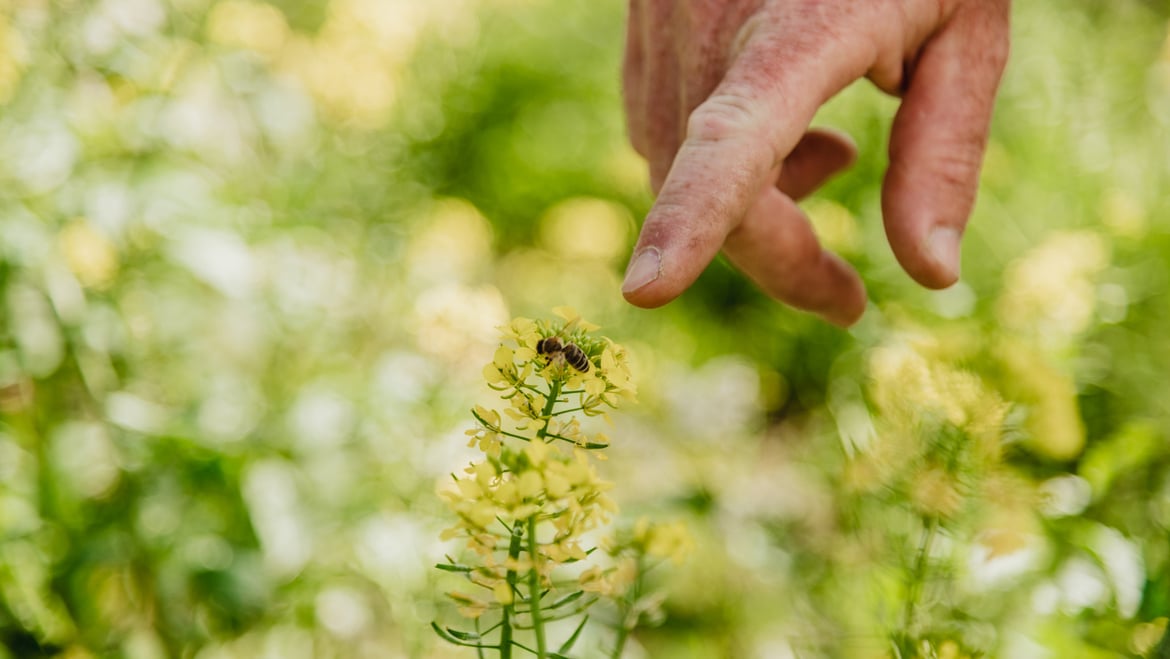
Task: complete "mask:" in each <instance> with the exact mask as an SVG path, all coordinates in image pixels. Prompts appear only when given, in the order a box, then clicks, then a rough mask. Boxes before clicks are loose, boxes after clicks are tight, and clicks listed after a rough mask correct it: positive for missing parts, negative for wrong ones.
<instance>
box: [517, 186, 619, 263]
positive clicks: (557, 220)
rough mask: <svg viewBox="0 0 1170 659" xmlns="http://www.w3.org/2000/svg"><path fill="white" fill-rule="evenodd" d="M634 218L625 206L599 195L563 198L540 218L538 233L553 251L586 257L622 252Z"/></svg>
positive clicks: (612, 254)
mask: <svg viewBox="0 0 1170 659" xmlns="http://www.w3.org/2000/svg"><path fill="white" fill-rule="evenodd" d="M633 224H634V218H633V216H632V215H631V214H630V212H629V211H628V210H626V208H625V207H624V206H621V205H619V204H615V203H613V202H609V201H604V200H602V199H589V198H577V199H569V200H566V201H562V202H561V203H559V204H557V205H556V206H553V207H552V208H550V209H549V210H548V211H547V212H546V213H545V214H544V217H542V218H541V222H540V236H541V241H542V242H543V243H544V246H545V247H546V248H547V249H548V250H549V251H551V252H553V253H555V254H560V255H563V256H570V257H576V258H586V259H604V260H608V259H613V258H616V257H618V256H622V255H623V252H624V251H625V247H626V240H627V237H628V236H629V233H630V228H631V227H632V226H633Z"/></svg>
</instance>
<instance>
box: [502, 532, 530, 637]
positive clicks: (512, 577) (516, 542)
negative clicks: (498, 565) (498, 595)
mask: <svg viewBox="0 0 1170 659" xmlns="http://www.w3.org/2000/svg"><path fill="white" fill-rule="evenodd" d="M523 537H524V530H523V528H522V527H521V526H520V523H519V522H517V523H516V525H515V526H513V527H512V541H511V542H510V543H508V558H510V559H512V564H513V565H514V564H515V562H516V559H518V558H520V539H521V538H523ZM507 581H508V590H510V591H511V592H512V597H513V598H515V596H516V570H508V575H507ZM512 601H513V603H512V604H507V605H505V606H504V620H503V628H502V629H501V631H500V659H512V611H513V608H514V607H515V599H513V600H512Z"/></svg>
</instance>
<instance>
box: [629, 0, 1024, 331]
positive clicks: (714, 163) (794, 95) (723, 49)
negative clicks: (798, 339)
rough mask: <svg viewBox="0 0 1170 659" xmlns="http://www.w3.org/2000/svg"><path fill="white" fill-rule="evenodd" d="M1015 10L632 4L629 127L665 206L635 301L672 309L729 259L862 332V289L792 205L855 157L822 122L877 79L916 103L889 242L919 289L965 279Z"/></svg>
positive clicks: (898, 128)
mask: <svg viewBox="0 0 1170 659" xmlns="http://www.w3.org/2000/svg"><path fill="white" fill-rule="evenodd" d="M1009 5H1010V0H630V16H629V32H628V35H627V52H626V61H625V67H624V84H625V100H626V112H627V120H628V124H629V131H630V138H631V141H632V142H633V144H634V147H635V148H636V149H637V150H638V152H639V153H641V154H642V155H643V156H645V157H646V158H647V160H648V161H649V163H650V172H651V183H652V186H653V188H654V191H655V192H656V193H658V200H657V203H656V204H655V205H654V208H653V209H652V210H651V211H650V214H649V216H648V217H647V218H646V221H645V224H644V225H643V227H642V233H641V235H640V237H639V240H638V244H637V246H636V248H635V251H634V257H633V258H632V259H631V267H630V269H629V270H628V271H627V280H626V284H625V286H624V287H623V292H624V294H625V296H626V298H627V299H628V300H629V301H630V302H632V303H633V304H636V305H638V306H642V307H655V306H659V305H662V304H665V303H667V302H669V301H670V300H672V299H674V298H675V297H676V296H678V295H679V294H680V293H682V291H683V290H685V289H686V288H687V287H688V286H690V285H691V283H692V282H694V280H695V278H697V277H698V276H699V273H701V272H702V270H703V269H704V268H705V267H706V266H707V264H708V263H709V262H710V261H711V259H713V258H714V257H715V255H716V254H717V253H718V252H719V250H720V249H722V250H723V251H724V253H726V254H727V256H728V258H729V259H730V260H731V261H732V262H733V263H735V265H736V266H738V267H739V268H740V269H741V270H743V272H744V273H745V274H747V275H748V276H749V277H751V278H752V279H753V280H754V281H755V282H756V283H757V284H758V285H759V286H760V287H761V288H762V289H763V290H765V291H766V292H767V293H768V294H770V295H772V296H773V297H775V298H777V299H779V300H781V301H783V302H786V303H788V304H791V305H793V306H795V307H799V308H801V309H807V310H810V311H814V312H817V313H820V314H821V315H823V316H824V317H826V318H827V319H829V320H830V321H832V322H835V323H837V324H840V325H848V324H851V323H853V322H854V321H856V320H857V319H858V318H859V317H860V316H861V313H862V312H863V311H864V309H865V290H864V287H863V286H862V284H861V280H860V279H859V278H858V276H857V273H856V272H854V271H853V269H852V268H850V267H849V266H848V265H847V264H846V263H845V262H844V261H842V260H841V259H839V258H837V257H836V256H835V255H833V254H830V253H828V252H826V251H824V250H823V249H822V248H821V246H820V244H819V243H818V242H817V239H816V237H815V236H814V235H813V233H812V230H811V229H810V227H809V224H808V221H807V218H805V216H804V215H803V214H802V213H801V211H800V209H799V208H797V206H796V204H795V201H794V200H797V199H799V198H801V197H802V196H804V195H806V194H808V193H809V192H811V191H812V190H814V189H816V188H817V187H818V186H819V185H820V184H821V183H823V182H824V181H825V180H826V179H827V178H828V177H829V176H831V175H832V174H834V173H836V172H838V171H840V170H841V169H844V168H845V167H848V166H849V165H850V164H851V163H852V162H853V160H854V158H855V157H856V149H855V147H854V146H853V144H852V143H851V142H850V141H849V140H848V138H846V137H844V136H842V135H840V134H838V133H835V132H831V131H823V130H811V131H810V130H809V123H810V121H811V120H812V117H813V115H814V114H815V113H816V111H817V109H818V108H819V107H820V106H821V105H822V104H823V103H824V102H825V101H827V100H828V99H829V98H830V97H832V96H833V95H834V94H836V93H837V92H838V91H840V90H841V89H843V88H844V87H845V86H847V85H849V84H850V83H852V82H853V81H855V80H857V79H859V78H862V77H865V78H869V79H870V80H871V81H873V83H874V84H876V85H877V86H878V87H879V88H881V89H883V90H884V91H886V92H888V93H890V94H894V95H897V96H901V98H902V105H901V107H900V109H899V111H898V114H897V116H896V118H895V120H894V124H893V127H892V129H891V134H890V153H889V156H890V166H889V170H888V171H887V173H886V178H885V183H884V187H883V191H882V212H883V215H884V217H885V227H886V233H887V235H888V237H889V240H890V245H891V246H892V247H893V251H894V254H895V255H896V257H897V258H898V261H899V262H900V263H901V264H902V266H903V267H904V268H905V269H906V271H907V272H908V273H909V274H910V275H911V276H912V277H913V278H914V279H915V280H917V281H918V282H919V283H921V284H923V285H925V286H929V287H932V288H944V287H946V286H949V285H951V284H953V283H954V282H955V281H956V280H957V278H958V274H959V240H960V236H961V235H962V232H963V228H964V226H965V225H966V223H967V218H968V216H969V215H970V212H971V208H972V206H973V205H974V201H975V191H976V187H977V183H978V177H979V168H980V165H981V163H982V160H983V151H984V147H985V145H986V141H987V131H988V126H989V123H990V120H991V113H992V108H993V105H994V100H995V93H996V89H997V88H998V86H999V80H1000V76H1001V74H1002V72H1003V68H1004V64H1005V62H1006V59H1007V54H1008V16H1009V9H1010V7H1009ZM643 256H645V258H644V259H643V262H642V263H636V261H637V260H638V258H639V257H643ZM654 256H658V257H659V261H658V262H657V264H655V263H654V261H653V258H654ZM655 266H656V267H655ZM639 275H640V276H639ZM654 275H656V277H655V276H654ZM651 277H652V279H651V281H649V282H646V281H645V280H646V279H647V278H651ZM638 284H641V285H640V286H639V285H638Z"/></svg>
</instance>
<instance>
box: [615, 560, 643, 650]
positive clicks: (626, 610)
mask: <svg viewBox="0 0 1170 659" xmlns="http://www.w3.org/2000/svg"><path fill="white" fill-rule="evenodd" d="M634 574H635V575H636V576H635V577H634V584H633V586H631V588H630V594H628V595H626V597H624V598H623V599H622V606H621V607H620V610H619V613H620V614H621V620H620V623H619V626H618V630H617V639H616V640H615V641H614V644H613V654H612V655H610V659H621V657H622V652H624V651H625V649H626V640H628V639H629V637H630V632H631V631H632V630H633V629H634V625H635V624H636V623H637V620H636V619H635V620H632V621H631V620H630V619H629V618H630V614H631V613H632V612H633V609H634V607H635V606H637V605H638V600H639V599H640V598H641V597H642V574H643V570H642V556H641V554H639V555H638V559H637V564H636V566H635V567H634Z"/></svg>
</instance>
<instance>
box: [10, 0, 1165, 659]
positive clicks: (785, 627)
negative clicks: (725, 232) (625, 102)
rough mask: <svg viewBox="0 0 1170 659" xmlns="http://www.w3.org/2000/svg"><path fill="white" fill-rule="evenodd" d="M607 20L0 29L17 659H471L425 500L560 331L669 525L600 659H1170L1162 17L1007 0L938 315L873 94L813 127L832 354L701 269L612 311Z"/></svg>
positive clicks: (616, 461)
mask: <svg viewBox="0 0 1170 659" xmlns="http://www.w3.org/2000/svg"><path fill="white" fill-rule="evenodd" d="M623 4H624V3H622V2H620V1H618V0H606V1H604V2H596V1H592V2H590V1H586V0H528V1H524V2H519V1H513V2H505V1H503V0H442V1H441V2H420V1H417V0H321V1H319V2H317V1H314V2H299V1H294V0H279V1H275V0H274V1H273V2H271V3H269V4H265V3H263V2H259V1H258V0H225V1H222V2H209V1H208V0H101V1H100V2H98V1H94V2H90V1H87V0H60V1H53V2H49V1H47V0H10V1H8V2H0V657H14V658H15V657H67V658H69V659H78V658H83V657H127V658H129V659H140V658H141V659H146V658H151V657H172V656H173V657H198V658H199V659H210V658H227V657H249V658H251V657H281V658H285V657H293V658H296V657H306V658H307V657H347V658H349V657H378V658H382V657H427V658H432V657H433V658H440V657H470V656H472V655H474V653H475V651H474V650H471V649H467V648H459V647H454V646H452V645H450V644H447V643H445V642H444V641H443V640H442V639H440V638H438V637H437V636H436V635H435V634H434V632H433V630H432V628H431V623H432V622H437V623H438V624H440V625H441V626H443V627H447V626H454V625H456V624H457V623H458V621H459V619H460V616H459V613H458V612H457V611H456V607H455V605H454V604H453V603H452V602H451V601H450V600H449V599H448V598H445V597H444V596H443V595H442V592H443V591H444V585H443V584H444V583H445V580H446V579H450V578H451V577H452V575H451V574H448V573H444V572H442V571H439V570H435V569H434V565H435V563H437V562H441V561H443V560H444V559H443V556H444V554H452V555H455V553H457V551H458V550H457V547H458V544H457V543H456V542H455V541H440V540H439V534H440V532H441V531H442V530H443V529H444V528H447V527H449V526H450V525H451V513H450V511H449V509H448V507H447V505H446V502H445V501H444V500H443V499H442V498H440V496H439V494H438V492H439V491H440V490H441V489H442V488H443V487H446V486H447V485H448V484H449V483H450V475H451V474H453V473H454V474H460V473H463V472H462V470H463V469H464V468H465V467H466V466H467V465H468V464H469V463H470V462H472V461H474V460H477V459H481V457H477V455H480V454H479V452H478V451H477V450H476V449H475V448H468V447H465V444H466V437H465V436H464V435H463V432H464V430H466V429H467V410H468V408H469V407H472V406H474V405H476V404H480V405H483V406H487V407H490V406H491V405H492V404H493V401H494V399H493V398H489V397H485V394H484V393H483V391H482V389H483V388H482V378H483V367H484V364H486V363H488V362H491V361H492V360H493V355H494V354H495V352H496V348H497V345H498V341H497V337H498V332H497V330H496V328H497V327H498V326H501V325H505V324H506V323H508V321H509V319H510V318H512V317H513V316H528V317H544V316H545V314H546V313H547V310H548V309H549V308H551V307H553V306H557V305H571V306H572V307H574V308H576V309H578V310H579V311H580V312H581V313H582V314H583V315H584V316H586V317H587V318H590V319H591V320H595V321H598V322H599V323H600V324H602V325H604V326H605V330H606V333H607V336H609V337H611V338H612V339H613V340H614V341H617V342H618V343H620V344H622V345H623V346H625V347H626V348H627V349H628V354H629V357H630V361H631V370H632V372H633V377H634V380H635V381H636V382H637V384H638V398H639V401H640V403H641V404H640V405H639V406H638V407H637V408H633V409H630V410H623V412H622V414H621V415H615V418H614V424H615V425H614V427H613V428H610V429H606V431H605V432H606V435H607V436H608V437H609V438H610V439H611V440H612V447H611V448H609V449H607V450H606V451H605V453H606V454H608V455H610V456H611V459H610V461H609V462H607V463H606V465H605V472H606V476H605V477H606V479H607V480H610V481H613V483H614V488H613V489H612V490H611V491H610V492H608V493H607V494H608V495H609V496H611V497H612V498H613V499H614V500H615V501H617V502H619V504H620V505H621V508H622V514H623V516H628V517H629V518H630V519H637V518H638V517H641V516H642V515H648V516H651V517H654V518H669V519H676V518H680V519H685V520H686V525H687V527H688V528H689V529H690V532H691V533H692V534H693V536H694V539H695V548H694V554H693V556H692V557H691V559H690V560H689V561H687V562H686V563H684V564H683V565H681V566H678V567H672V568H671V569H670V570H663V571H660V572H658V571H656V572H651V573H649V575H648V577H647V581H648V582H650V583H647V584H645V587H646V589H647V591H646V592H664V593H667V599H666V600H665V601H664V602H662V603H661V607H660V608H661V610H662V611H663V612H664V614H665V616H664V617H662V618H661V619H658V620H654V621H651V622H658V623H660V624H658V626H653V627H642V628H639V629H638V630H637V631H636V632H635V633H634V634H633V635H632V636H631V637H630V638H629V639H628V641H626V646H625V647H626V650H627V652H626V656H627V657H637V656H648V657H670V658H672V659H674V658H679V659H688V658H695V659H700V658H701V659H706V658H716V657H735V658H737V659H738V658H743V657H765V658H772V657H800V658H801V659H805V658H818V657H857V658H869V657H873V658H875V659H876V658H879V657H882V658H884V657H910V656H918V657H938V658H940V659H941V658H944V657H965V656H969V657H976V656H982V657H1005V658H1013V657H1020V658H1029V659H1031V658H1034V657H1040V656H1051V657H1138V656H1146V657H1160V656H1165V654H1166V651H1167V650H1166V648H1167V643H1170V641H1161V639H1162V636H1163V633H1164V629H1165V628H1166V621H1167V619H1168V618H1170V405H1168V404H1167V401H1168V400H1170V378H1167V375H1166V374H1167V373H1168V372H1170V304H1167V302H1168V299H1167V293H1168V291H1170V197H1168V196H1167V195H1166V194H1165V193H1164V191H1165V190H1167V189H1170V160H1168V159H1167V154H1170V119H1168V118H1170V46H1167V45H1166V44H1167V43H1168V42H1167V30H1168V25H1170V10H1167V9H1166V7H1165V6H1164V4H1163V3H1154V2H1143V1H1141V0H1117V1H1115V2H1109V3H1100V2H1092V1H1090V0H1071V1H1070V2H1064V3H1024V2H1020V3H1016V4H1017V6H1016V8H1015V10H1014V11H1015V22H1014V32H1015V35H1014V36H1015V41H1014V44H1013V59H1012V61H1011V63H1010V64H1009V70H1008V72H1007V76H1006V79H1005V81H1004V87H1003V90H1002V95H1001V103H1000V105H999V107H998V111H997V115H996V120H995V125H994V131H993V137H992V143H991V145H990V150H989V153H988V158H987V162H986V166H985V171H984V180H983V186H982V189H981V193H980V200H979V205H978V207H977V209H976V211H975V216H974V218H973V221H972V224H971V228H970V229H969V231H968V234H967V239H966V242H965V245H964V276H963V281H962V283H961V284H959V285H957V286H956V287H953V288H952V289H950V290H947V291H943V292H931V291H926V290H923V289H920V288H919V287H917V286H916V285H914V284H913V283H912V282H911V281H910V279H909V278H908V277H907V276H906V275H905V274H904V273H902V272H901V270H900V269H899V268H898V267H897V265H896V263H895V261H894V259H893V257H892V255H891V254H890V250H889V248H888V246H887V245H886V242H885V238H884V236H883V234H882V227H881V221H880V216H879V203H878V194H879V189H880V188H879V186H880V178H881V173H882V170H883V168H884V164H885V155H884V154H885V135H886V132H887V130H888V126H889V122H890V118H891V116H892V113H893V111H894V109H895V107H896V101H895V100H893V99H889V98H885V97H883V96H882V95H881V94H880V93H878V92H876V91H874V90H873V89H872V88H870V87H869V86H868V85H867V84H864V83H863V84H859V85H857V86H855V87H853V88H851V89H849V90H848V91H846V92H845V93H843V94H841V95H840V96H839V97H837V98H836V99H834V100H833V101H832V103H831V104H830V106H829V107H827V108H826V109H825V110H824V112H823V113H822V115H821V117H820V118H819V119H818V122H819V123H822V124H825V125H832V126H835V127H838V128H842V129H845V130H847V131H849V132H850V133H851V134H853V136H854V137H855V138H856V140H857V141H858V143H859V145H860V148H861V159H860V161H859V163H858V164H857V166H856V167H855V168H854V170H853V171H851V172H849V173H847V174H845V175H843V176H842V177H840V178H839V179H837V180H835V181H834V182H833V183H831V184H830V185H829V186H827V187H826V188H825V189H824V190H822V191H821V192H820V193H818V194H817V195H816V196H815V197H814V198H812V199H810V200H809V201H808V202H807V203H806V204H805V207H806V208H807V209H808V210H809V212H810V214H811V215H812V217H813V219H814V222H815V224H816V225H817V228H818V231H819V232H820V234H821V235H822V237H823V238H824V239H825V241H826V242H827V243H829V244H830V245H831V246H833V248H834V249H836V250H838V251H839V252H840V253H842V254H843V255H844V256H845V257H846V258H848V259H849V260H850V261H851V262H852V263H854V264H855V265H856V266H857V267H858V268H859V270H860V271H861V273H862V276H863V277H864V279H865V281H866V284H867V286H868V288H869V291H870V295H871V299H872V300H873V304H872V305H871V308H870V309H869V311H868V312H867V314H866V316H865V318H864V319H863V320H862V322H861V323H860V324H859V325H858V326H857V327H855V328H853V329H852V330H850V331H842V330H838V329H835V328H832V327H829V326H827V325H825V324H823V323H821V322H819V321H817V320H815V319H813V318H812V317H810V316H807V315H804V314H800V313H796V312H793V311H790V310H788V309H785V308H783V307H781V306H779V305H777V304H775V303H773V302H771V301H769V300H767V299H765V298H764V297H763V296H762V295H760V294H759V293H758V292H757V291H755V290H754V289H752V287H751V286H750V285H749V284H748V283H746V282H745V281H744V280H743V278H742V277H741V276H740V275H739V274H738V273H736V272H735V271H734V269H732V268H731V267H730V266H728V265H727V264H725V263H723V262H717V263H716V264H714V265H713V266H712V267H711V268H710V269H709V270H708V271H707V273H706V274H705V275H704V276H703V277H702V278H701V279H700V280H699V282H698V283H697V284H696V286H695V287H694V288H693V289H692V290H690V291H689V292H688V293H686V294H685V295H684V296H683V297H682V298H681V299H680V300H678V301H677V302H675V303H673V304H671V305H669V306H668V307H665V308H663V309H659V310H655V311H641V310H636V309H632V308H629V307H628V306H626V305H625V303H624V302H623V301H622V300H621V298H620V296H619V295H618V293H617V291H618V287H619V281H620V274H621V270H622V268H623V267H624V265H625V258H626V256H627V254H628V251H629V249H630V246H631V245H632V242H633V238H634V236H635V231H636V226H637V222H636V218H638V217H639V216H640V215H641V214H643V213H644V212H645V211H646V210H647V209H648V207H649V204H650V201H651V199H650V197H649V194H648V191H647V184H646V176H645V172H644V166H643V163H642V162H641V161H640V160H639V158H638V157H637V156H636V155H635V154H633V152H632V151H631V150H630V148H629V147H628V146H627V144H626V140H625V136H624V133H623V127H622V118H621V115H620V107H621V102H620V90H619V87H618V71H619V68H620V67H619V58H620V49H621V42H622V37H623V34H622V20H623V9H624V7H623ZM644 622H645V621H644ZM572 633H573V627H572V624H570V625H569V627H568V628H567V629H566V628H561V627H556V626H555V624H553V623H550V639H552V638H554V637H555V638H556V639H558V640H557V642H556V645H559V643H560V639H565V638H567V637H569V636H570V635H571V634H572ZM588 640H589V639H584V640H583V641H582V643H585V642H586V641H588ZM1160 642H1161V644H1160V645H1159V643H1160ZM549 645H550V647H555V645H554V643H553V641H552V640H550V641H549ZM577 647H578V648H582V647H586V645H578V646H577ZM1155 648H1158V649H1155ZM521 654H523V653H521Z"/></svg>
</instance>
